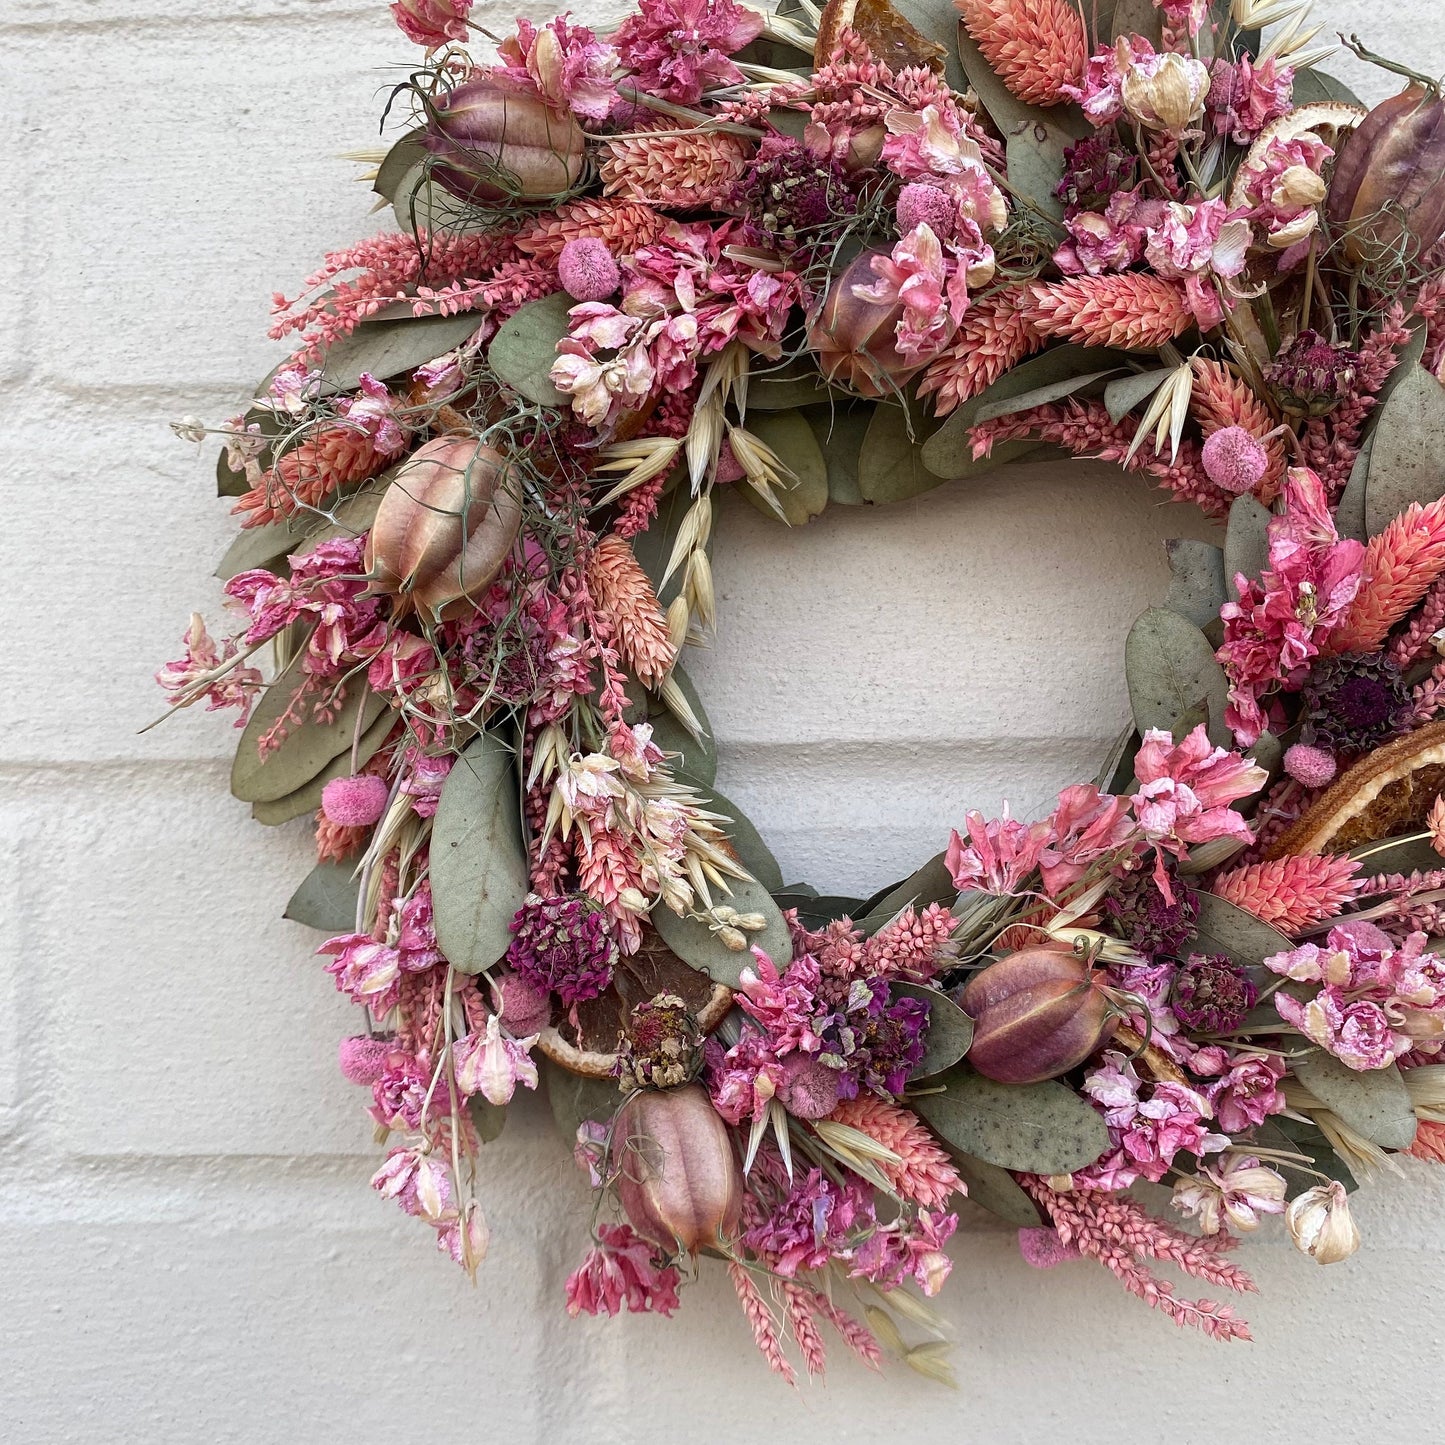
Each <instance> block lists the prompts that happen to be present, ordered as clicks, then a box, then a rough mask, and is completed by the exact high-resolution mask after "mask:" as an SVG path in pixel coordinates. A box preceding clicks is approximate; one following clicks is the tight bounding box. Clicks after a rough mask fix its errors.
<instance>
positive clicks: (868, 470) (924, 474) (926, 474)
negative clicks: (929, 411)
mask: <svg viewBox="0 0 1445 1445" xmlns="http://www.w3.org/2000/svg"><path fill="white" fill-rule="evenodd" d="M928 432H929V427H928V424H926V423H924V422H922V421H921V420H920V419H918V418H915V419H914V421H913V435H912V436H910V435H909V419H908V415H907V413H906V412H905V411H904V409H903V407H901V406H899V405H897V404H894V403H889V402H880V403H879V404H878V406H877V407H875V408H874V411H873V416H872V418H871V420H870V421H869V423H868V430H867V432H866V433H865V434H864V436H863V446H862V449H861V450H860V451H859V453H858V490H859V491H860V492H861V493H862V494H863V499H864V500H865V501H868V502H874V503H878V504H885V503H888V502H904V501H907V500H909V499H910V498H912V497H917V496H921V495H922V494H923V493H924V492H931V491H932V490H933V489H934V488H935V487H936V486H938V485H939V484H940V482H941V481H942V480H943V478H942V477H940V476H939V475H938V474H937V473H935V472H933V471H931V470H930V469H929V468H928V467H927V466H925V465H924V462H923V454H922V452H921V451H920V449H919V442H921V441H924V439H925V438H926V437H927V435H928Z"/></svg>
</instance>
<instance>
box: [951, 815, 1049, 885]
mask: <svg viewBox="0 0 1445 1445" xmlns="http://www.w3.org/2000/svg"><path fill="white" fill-rule="evenodd" d="M965 826H966V827H967V829H968V842H967V843H965V842H964V841H963V838H962V837H960V836H959V833H958V830H957V829H954V830H953V832H952V833H951V834H950V836H949V840H948V848H947V850H946V851H945V853H944V866H945V867H946V868H947V869H948V873H949V876H950V877H951V878H952V879H953V882H954V886H955V887H956V888H958V889H959V890H960V891H962V890H964V889H977V890H979V891H980V892H983V893H998V894H1012V893H1016V892H1017V891H1018V890H1019V889H1020V888H1021V887H1022V886H1023V883H1024V880H1025V879H1026V878H1027V877H1028V876H1029V874H1030V873H1032V872H1033V871H1034V869H1035V868H1036V867H1037V866H1038V862H1039V857H1040V855H1041V854H1042V853H1043V850H1044V848H1045V846H1046V845H1047V844H1048V842H1049V825H1048V824H1047V823H1019V822H1015V821H1014V819H1012V818H1010V817H1009V815H1008V808H1007V806H1005V808H1004V813H1003V817H1001V818H991V819H985V818H984V816H983V814H982V813H977V812H975V813H969V814H967V816H966V818H965Z"/></svg>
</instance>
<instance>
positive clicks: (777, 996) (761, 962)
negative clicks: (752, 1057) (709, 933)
mask: <svg viewBox="0 0 1445 1445" xmlns="http://www.w3.org/2000/svg"><path fill="white" fill-rule="evenodd" d="M752 953H753V960H754V961H753V963H752V964H751V965H749V966H748V967H745V968H744V969H743V970H742V974H741V977H740V979H739V982H738V986H737V990H736V995H735V997H736V1002H737V1005H738V1007H739V1008H741V1009H742V1010H743V1012H744V1013H746V1014H747V1015H748V1017H749V1018H751V1019H754V1020H756V1022H757V1023H758V1025H759V1027H760V1028H762V1029H763V1031H764V1032H765V1033H766V1034H767V1036H768V1041H769V1042H770V1043H771V1044H772V1046H773V1051H774V1053H776V1054H777V1055H778V1056H779V1057H781V1056H783V1055H784V1054H789V1053H791V1052H792V1051H793V1050H794V1049H802V1050H803V1051H804V1052H805V1053H817V1051H818V1050H819V1048H821V1047H822V1042H823V1041H822V1040H821V1039H820V1038H819V1037H818V1036H817V1034H816V1033H814V1031H813V1015H814V1013H815V1012H816V1011H817V1006H816V1003H815V1001H814V991H815V989H816V988H817V986H818V981H819V971H818V962H817V960H816V959H815V958H813V957H812V956H811V955H810V954H806V953H805V954H802V955H801V956H799V957H798V958H795V959H794V960H793V961H792V962H791V963H790V964H789V965H788V967H787V970H786V971H785V972H783V973H781V974H780V973H779V972H778V969H777V965H776V964H774V963H773V961H772V959H771V958H769V957H768V955H767V954H766V953H764V952H763V951H762V949H760V948H755V949H753V951H752Z"/></svg>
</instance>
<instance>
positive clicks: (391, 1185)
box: [371, 1148, 452, 1223]
mask: <svg viewBox="0 0 1445 1445" xmlns="http://www.w3.org/2000/svg"><path fill="white" fill-rule="evenodd" d="M371 1187H372V1188H373V1189H375V1190H376V1191H377V1193H379V1194H380V1195H381V1196H382V1198H383V1199H394V1200H396V1202H397V1203H398V1204H399V1205H400V1206H401V1207H402V1209H403V1210H405V1211H406V1213H408V1214H411V1215H414V1216H415V1217H416V1218H418V1219H426V1220H429V1221H431V1222H433V1223H435V1222H437V1221H439V1220H441V1219H443V1218H444V1216H445V1214H446V1212H447V1209H448V1206H449V1205H450V1204H451V1200H452V1184H451V1179H450V1178H449V1176H448V1174H447V1170H446V1167H445V1165H443V1164H442V1163H441V1162H440V1161H439V1160H437V1159H434V1158H432V1157H431V1155H429V1154H426V1153H423V1152H422V1151H421V1150H420V1149H416V1148H400V1149H393V1150H392V1151H391V1152H390V1153H389V1154H388V1155H387V1156H386V1162H385V1163H383V1164H382V1166H381V1168H380V1169H378V1170H377V1171H376V1173H375V1174H373V1175H372V1177H371Z"/></svg>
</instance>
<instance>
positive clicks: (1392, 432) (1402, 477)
mask: <svg viewBox="0 0 1445 1445" xmlns="http://www.w3.org/2000/svg"><path fill="white" fill-rule="evenodd" d="M1442 434H1445V386H1441V385H1440V383H1439V382H1438V381H1436V380H1435V378H1434V377H1433V376H1432V375H1431V374H1430V373H1429V372H1428V371H1426V370H1425V368H1424V367H1423V366H1418V365H1417V366H1413V367H1411V368H1410V369H1409V371H1408V372H1407V373H1406V374H1405V376H1404V377H1403V378H1402V379H1401V380H1400V382H1399V383H1398V385H1397V386H1396V387H1395V391H1394V394H1393V395H1392V396H1391V397H1390V399H1389V400H1388V401H1387V402H1386V403H1385V405H1384V407H1383V408H1382V409H1381V411H1380V415H1379V418H1378V420H1377V421H1376V422H1375V430H1374V436H1373V444H1372V446H1371V448H1370V463H1369V466H1370V471H1369V480H1368V482H1367V483H1366V485H1365V527H1366V530H1367V531H1368V532H1369V534H1370V535H1371V536H1372V537H1374V536H1378V535H1379V534H1380V533H1381V532H1383V531H1384V530H1385V528H1386V527H1387V526H1389V524H1390V523H1391V522H1392V521H1394V520H1395V518H1396V517H1397V516H1399V514H1400V513H1401V512H1403V511H1404V510H1405V509H1406V508H1407V507H1408V506H1409V505H1410V504H1411V503H1412V502H1419V503H1421V504H1422V505H1423V504H1424V503H1427V502H1433V501H1437V500H1438V499H1439V498H1440V497H1441V496H1445V465H1442V462H1441V458H1440V438H1441V436H1442Z"/></svg>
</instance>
